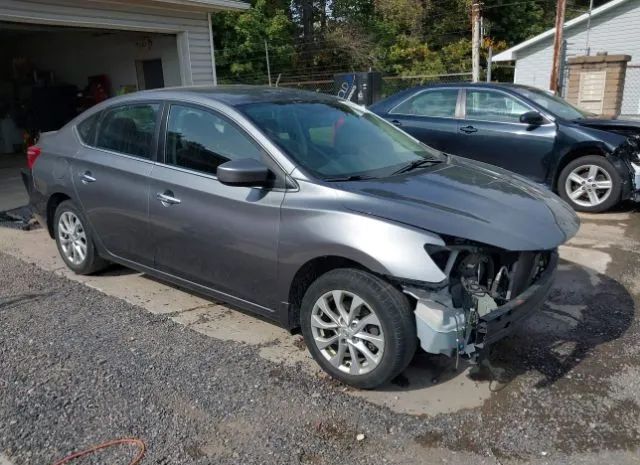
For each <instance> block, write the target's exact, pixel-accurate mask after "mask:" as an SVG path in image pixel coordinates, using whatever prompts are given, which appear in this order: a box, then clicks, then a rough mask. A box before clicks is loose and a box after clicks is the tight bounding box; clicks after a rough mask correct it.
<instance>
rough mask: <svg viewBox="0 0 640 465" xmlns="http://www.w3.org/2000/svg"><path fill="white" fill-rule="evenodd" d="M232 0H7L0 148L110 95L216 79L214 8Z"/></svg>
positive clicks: (0, 63) (1, 4)
mask: <svg viewBox="0 0 640 465" xmlns="http://www.w3.org/2000/svg"><path fill="white" fill-rule="evenodd" d="M248 7H249V5H248V4H247V3H244V2H241V1H233V0H194V1H189V0H175V1H173V0H136V1H135V2H124V1H95V2H93V1H92V2H86V1H83V0H38V1H32V0H26V1H25V0H22V1H16V0H0V43H1V44H3V46H2V47H1V48H0V125H1V131H0V154H8V153H15V152H22V151H24V148H25V146H26V145H28V144H29V143H30V141H32V140H33V139H34V138H35V137H37V135H38V134H39V133H40V132H43V131H51V130H56V129H58V128H59V127H61V126H62V125H63V124H65V123H66V122H67V121H69V120H70V119H71V118H73V117H74V116H75V115H77V114H78V113H79V112H81V111H83V110H85V109H87V108H89V107H91V106H92V105H95V104H96V103H99V102H101V101H103V100H105V99H107V98H110V97H113V96H116V95H120V94H125V93H129V92H135V91H137V90H143V89H152V88H158V87H167V86H178V85H215V84H216V74H215V63H214V54H213V41H212V31H211V15H212V14H215V13H216V12H217V11H220V10H223V9H226V10H230V9H231V10H241V9H246V8H248Z"/></svg>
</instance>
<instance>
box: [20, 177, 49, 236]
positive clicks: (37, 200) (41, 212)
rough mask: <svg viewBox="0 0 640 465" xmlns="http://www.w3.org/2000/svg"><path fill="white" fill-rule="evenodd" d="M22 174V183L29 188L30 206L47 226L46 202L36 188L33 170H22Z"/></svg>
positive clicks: (44, 225) (38, 218) (43, 224)
mask: <svg viewBox="0 0 640 465" xmlns="http://www.w3.org/2000/svg"><path fill="white" fill-rule="evenodd" d="M20 176H21V177H22V183H23V184H24V188H25V189H26V190H27V194H28V195H29V206H30V207H31V210H32V211H33V215H34V216H35V217H36V219H37V220H38V223H40V224H41V225H42V226H43V227H45V228H46V227H47V220H46V203H45V202H44V198H42V196H41V195H40V194H38V192H37V191H36V189H35V186H34V184H33V175H32V174H31V170H28V169H26V168H24V169H22V170H21V171H20Z"/></svg>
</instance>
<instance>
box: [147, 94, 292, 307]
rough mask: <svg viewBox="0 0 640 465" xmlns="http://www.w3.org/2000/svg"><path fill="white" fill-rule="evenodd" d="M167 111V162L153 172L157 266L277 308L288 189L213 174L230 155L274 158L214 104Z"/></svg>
mask: <svg viewBox="0 0 640 465" xmlns="http://www.w3.org/2000/svg"><path fill="white" fill-rule="evenodd" d="M167 118H168V120H167V124H166V128H167V129H166V135H165V137H164V139H165V149H164V154H165V158H164V161H165V163H163V164H158V165H156V166H155V167H154V168H153V171H152V172H151V186H150V189H151V190H150V192H151V195H150V205H149V216H150V224H151V229H152V232H153V242H154V247H155V267H156V268H157V269H159V270H160V271H163V272H166V273H169V274H172V275H175V276H178V277H181V278H184V279H187V280H189V281H191V282H193V283H196V284H199V285H203V286H206V287H209V288H213V289H214V290H216V291H218V292H222V293H225V294H227V295H231V296H233V297H236V298H240V299H242V300H245V301H248V302H251V303H254V304H258V305H260V306H262V307H265V310H266V309H274V308H275V307H276V305H277V302H275V301H274V299H275V294H274V291H275V284H276V277H277V260H278V234H279V227H280V205H281V204H282V201H283V198H284V189H282V188H278V181H276V182H275V184H274V187H272V188H258V187H242V186H228V185H224V184H222V183H220V182H219V181H218V180H217V178H216V169H217V167H218V165H220V164H221V163H224V162H226V161H228V160H231V159H240V158H255V159H259V160H261V161H263V162H265V163H267V164H268V163H273V162H272V161H270V159H269V158H268V156H267V155H266V154H265V153H264V152H263V151H262V149H261V148H260V147H259V146H258V145H257V143H256V142H255V141H253V140H252V139H251V138H250V137H249V136H248V135H247V134H246V133H244V132H243V131H242V130H241V129H240V128H239V127H238V126H236V125H235V124H234V123H232V122H231V121H230V120H229V119H227V118H226V117H224V116H223V115H221V114H219V113H217V112H214V111H213V110H210V109H204V108H200V107H192V106H186V105H181V104H173V105H171V106H170V109H169V113H168V116H167ZM274 170H275V169H274ZM258 296H259V297H258ZM258 311H259V310H258Z"/></svg>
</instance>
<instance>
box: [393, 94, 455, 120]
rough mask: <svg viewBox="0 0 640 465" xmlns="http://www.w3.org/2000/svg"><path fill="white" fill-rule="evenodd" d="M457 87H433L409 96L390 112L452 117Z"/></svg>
mask: <svg viewBox="0 0 640 465" xmlns="http://www.w3.org/2000/svg"><path fill="white" fill-rule="evenodd" d="M457 101H458V89H434V90H428V91H425V92H421V93H419V94H416V95H414V96H413V97H410V98H409V99H408V100H405V101H404V102H402V103H401V104H400V105H398V106H397V107H395V108H394V109H393V110H391V112H390V113H391V114H397V115H415V116H431V117H439V118H453V117H454V116H455V115H456V102H457Z"/></svg>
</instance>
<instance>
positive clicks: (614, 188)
mask: <svg viewBox="0 0 640 465" xmlns="http://www.w3.org/2000/svg"><path fill="white" fill-rule="evenodd" d="M590 167H597V175H596V178H590V177H589V176H591V175H592V174H593V171H590ZM573 175H578V176H580V177H582V178H583V182H582V187H580V185H581V184H580V182H579V180H578V179H577V178H576V177H575V176H573ZM570 177H571V179H569V178H570ZM589 179H591V181H595V183H594V182H592V183H591V184H590V181H589ZM606 182H609V183H610V185H611V188H610V189H609V190H608V193H606V189H599V188H596V187H595V186H597V185H602V186H604V185H606V184H605V183H606ZM557 188H558V193H559V194H560V197H562V199H563V200H564V201H565V202H567V203H568V204H569V205H571V206H572V207H573V209H574V210H576V211H580V212H589V213H600V212H603V211H606V210H609V209H610V208H611V207H613V206H614V205H616V204H617V203H618V202H619V201H620V195H621V192H622V179H621V178H620V174H619V173H618V171H617V170H616V168H615V167H614V166H613V165H612V164H611V163H610V162H609V160H607V159H606V158H605V157H603V156H601V155H588V156H585V157H580V158H577V159H575V160H573V161H571V162H570V163H569V164H568V165H567V166H565V167H564V169H563V170H562V172H561V173H560V176H559V177H558V186H557ZM579 188H580V189H581V190H580V192H579V191H578V189H579ZM588 189H591V190H590V191H588ZM571 192H574V193H576V195H581V197H579V198H575V197H573V198H572V195H571ZM592 195H595V196H596V198H597V199H598V202H594V201H593V197H592Z"/></svg>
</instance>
